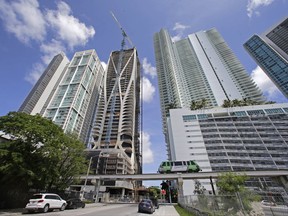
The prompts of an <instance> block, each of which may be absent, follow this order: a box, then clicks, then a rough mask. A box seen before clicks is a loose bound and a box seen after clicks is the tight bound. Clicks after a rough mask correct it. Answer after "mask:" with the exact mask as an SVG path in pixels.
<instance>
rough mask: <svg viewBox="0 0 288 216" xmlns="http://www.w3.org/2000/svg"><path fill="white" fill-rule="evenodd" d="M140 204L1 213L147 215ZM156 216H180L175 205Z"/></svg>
mask: <svg viewBox="0 0 288 216" xmlns="http://www.w3.org/2000/svg"><path fill="white" fill-rule="evenodd" d="M137 211H138V204H99V203H97V204H87V205H86V207H85V208H84V209H82V208H78V209H67V210H65V211H58V210H54V211H53V212H49V213H33V214H28V213H22V212H24V211H21V210H19V211H17V212H5V211H2V210H1V211H0V215H1V216H18V215H27V216H28V215H32V216H36V215H37V216H38V215H45V216H71V215H72V216H80V215H81V216H95V215H97V216H113V215H117V216H134V215H137V216H143V215H147V214H145V213H138V212H137ZM153 215H154V216H179V214H178V213H177V212H176V210H175V208H174V206H173V205H160V208H159V209H156V210H155V212H154V213H153Z"/></svg>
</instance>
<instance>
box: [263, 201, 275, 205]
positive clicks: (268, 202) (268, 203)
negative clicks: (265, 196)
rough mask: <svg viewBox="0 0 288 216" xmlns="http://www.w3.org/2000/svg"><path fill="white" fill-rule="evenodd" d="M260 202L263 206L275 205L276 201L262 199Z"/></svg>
mask: <svg viewBox="0 0 288 216" xmlns="http://www.w3.org/2000/svg"><path fill="white" fill-rule="evenodd" d="M261 204H262V205H265V206H276V203H274V202H271V201H268V200H262V201H261Z"/></svg>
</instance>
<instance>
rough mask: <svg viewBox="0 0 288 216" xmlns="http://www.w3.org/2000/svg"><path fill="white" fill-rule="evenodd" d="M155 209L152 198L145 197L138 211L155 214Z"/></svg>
mask: <svg viewBox="0 0 288 216" xmlns="http://www.w3.org/2000/svg"><path fill="white" fill-rule="evenodd" d="M154 211H155V207H154V205H153V202H152V200H150V199H143V200H141V202H140V203H139V205H138V212H142V213H150V214H153V212H154Z"/></svg>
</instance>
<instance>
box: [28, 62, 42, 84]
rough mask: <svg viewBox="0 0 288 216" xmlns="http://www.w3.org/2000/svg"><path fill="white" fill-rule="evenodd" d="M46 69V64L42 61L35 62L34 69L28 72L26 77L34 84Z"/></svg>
mask: <svg viewBox="0 0 288 216" xmlns="http://www.w3.org/2000/svg"><path fill="white" fill-rule="evenodd" d="M44 70H45V65H43V64H42V63H35V64H34V65H33V69H32V71H31V72H30V73H29V74H27V75H26V76H25V78H24V79H25V80H26V81H28V82H29V83H31V84H32V85H34V84H35V83H36V82H37V80H38V79H39V77H40V76H41V74H42V73H43V71H44Z"/></svg>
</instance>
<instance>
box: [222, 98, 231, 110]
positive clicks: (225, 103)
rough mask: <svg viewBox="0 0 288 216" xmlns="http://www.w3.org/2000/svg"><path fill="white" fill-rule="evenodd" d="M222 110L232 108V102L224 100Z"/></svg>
mask: <svg viewBox="0 0 288 216" xmlns="http://www.w3.org/2000/svg"><path fill="white" fill-rule="evenodd" d="M222 107H223V108H228V107H232V102H231V101H230V100H229V99H228V100H224V101H223V104H222Z"/></svg>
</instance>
